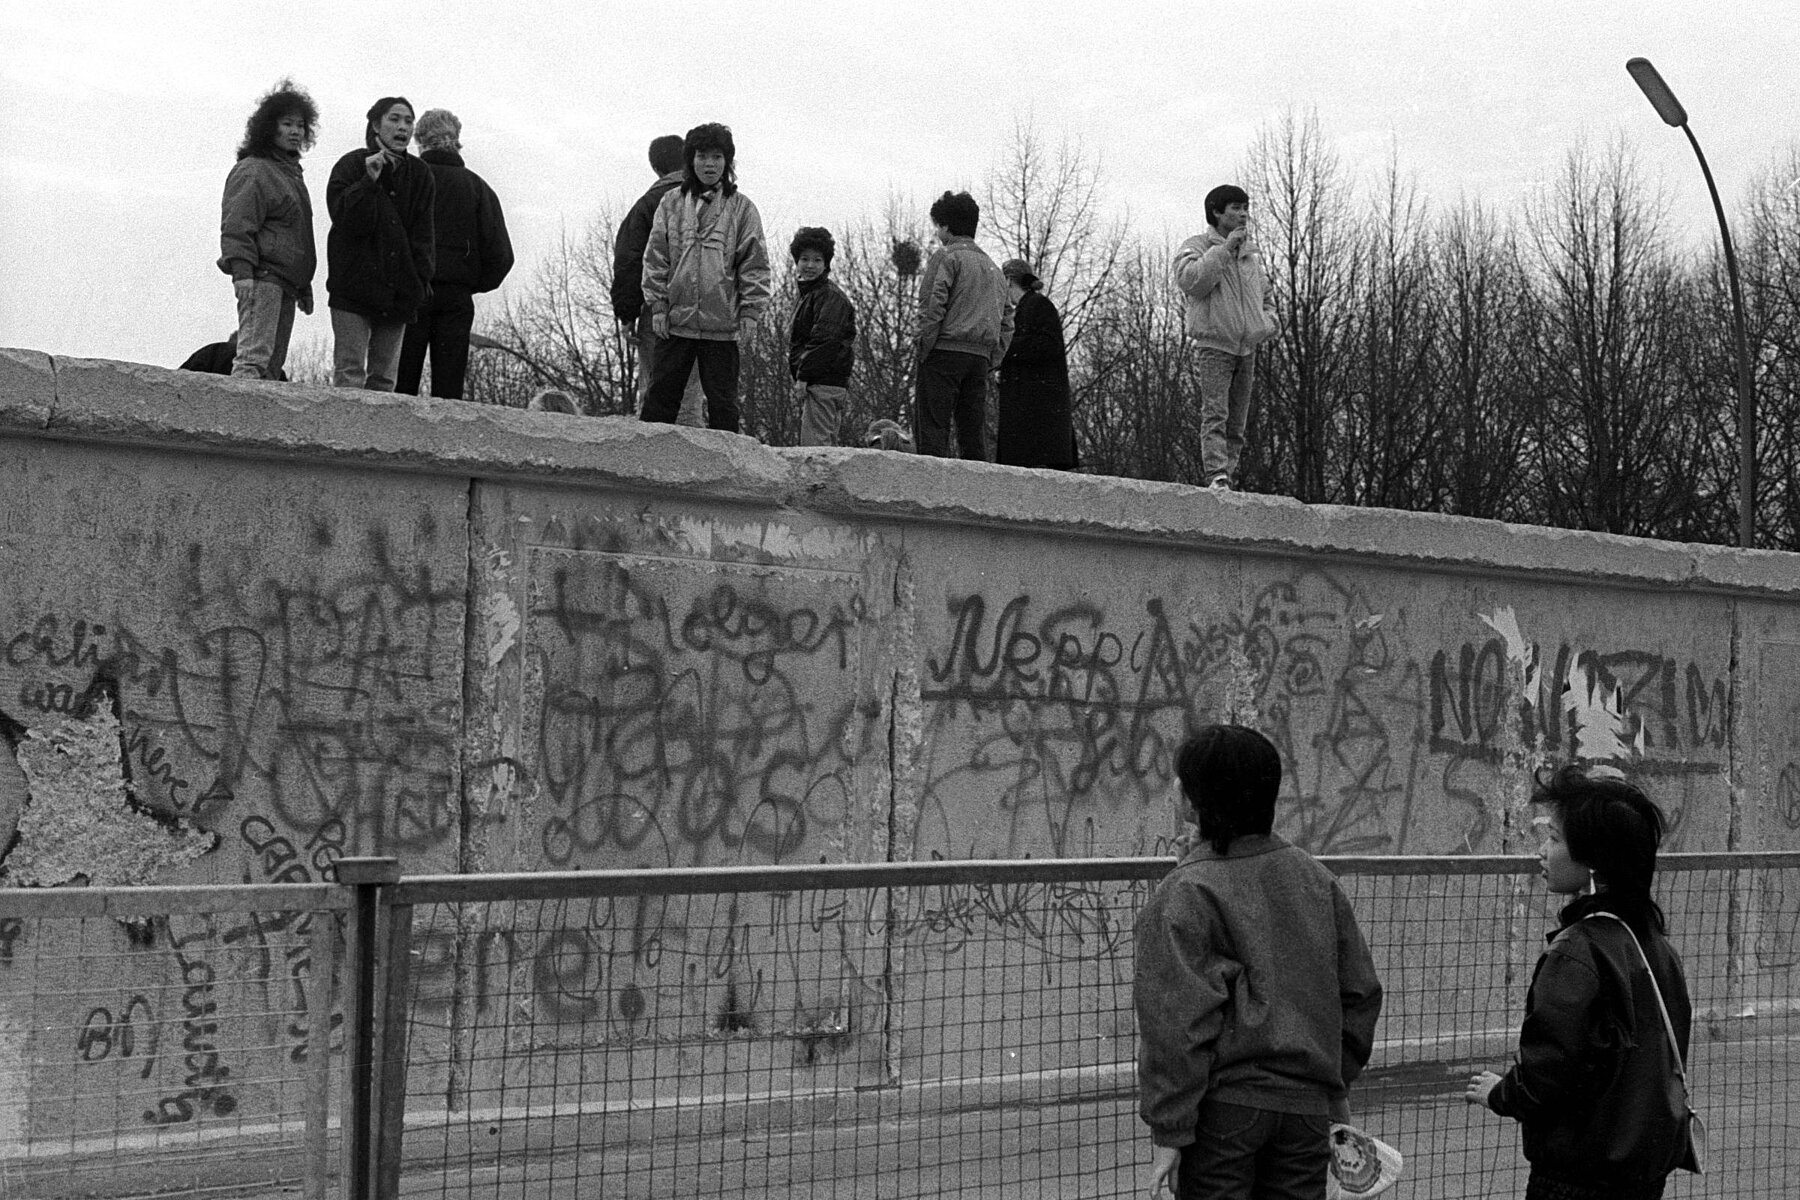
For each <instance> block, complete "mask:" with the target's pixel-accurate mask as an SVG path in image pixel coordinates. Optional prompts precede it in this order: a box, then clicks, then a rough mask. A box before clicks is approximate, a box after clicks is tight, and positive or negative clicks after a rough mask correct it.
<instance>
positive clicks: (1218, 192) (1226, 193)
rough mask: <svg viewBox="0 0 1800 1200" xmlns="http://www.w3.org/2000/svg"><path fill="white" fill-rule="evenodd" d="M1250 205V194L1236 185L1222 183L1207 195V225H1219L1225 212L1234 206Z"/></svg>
mask: <svg viewBox="0 0 1800 1200" xmlns="http://www.w3.org/2000/svg"><path fill="white" fill-rule="evenodd" d="M1248 203H1250V194H1249V193H1248V192H1246V191H1244V189H1243V188H1241V187H1239V186H1238V185H1237V184H1235V183H1221V184H1220V185H1219V186H1218V187H1216V188H1214V189H1213V190H1212V191H1210V192H1208V193H1206V223H1207V224H1208V225H1217V224H1218V223H1219V218H1220V217H1221V216H1223V215H1224V213H1225V210H1226V209H1227V208H1229V207H1231V206H1232V205H1233V204H1248Z"/></svg>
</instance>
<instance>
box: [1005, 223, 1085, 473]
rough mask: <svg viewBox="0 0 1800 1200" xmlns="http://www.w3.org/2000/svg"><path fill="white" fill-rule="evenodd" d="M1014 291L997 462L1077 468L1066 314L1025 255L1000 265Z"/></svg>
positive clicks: (1026, 465) (1058, 468)
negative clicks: (1063, 315) (1064, 325)
mask: <svg viewBox="0 0 1800 1200" xmlns="http://www.w3.org/2000/svg"><path fill="white" fill-rule="evenodd" d="M1000 273H1001V274H1002V275H1005V276H1006V283H1007V286H1008V287H1009V288H1010V289H1011V291H1012V297H1013V303H1014V305H1015V306H1016V308H1015V311H1014V313H1013V336H1012V343H1011V344H1010V345H1009V346H1007V348H1006V357H1004V358H1002V359H1001V360H1000V424H999V432H998V434H997V435H996V437H995V439H994V440H995V446H994V461H995V462H999V463H1006V464H1008V465H1010V466H1015V467H1054V468H1056V469H1057V470H1063V471H1067V470H1071V469H1073V468H1074V466H1075V431H1074V425H1073V423H1072V419H1071V417H1070V413H1069V361H1068V355H1067V353H1066V351H1065V349H1064V347H1063V328H1062V318H1061V317H1060V316H1058V315H1057V312H1056V305H1054V304H1052V303H1050V299H1049V297H1047V296H1045V295H1044V284H1043V281H1042V280H1040V279H1039V278H1038V277H1037V275H1036V274H1035V273H1033V271H1032V269H1031V267H1030V266H1029V265H1028V264H1027V263H1026V262H1025V261H1024V260H1023V259H1017V258H1014V259H1009V260H1007V262H1006V264H1005V265H1004V266H1002V267H1001V268H1000Z"/></svg>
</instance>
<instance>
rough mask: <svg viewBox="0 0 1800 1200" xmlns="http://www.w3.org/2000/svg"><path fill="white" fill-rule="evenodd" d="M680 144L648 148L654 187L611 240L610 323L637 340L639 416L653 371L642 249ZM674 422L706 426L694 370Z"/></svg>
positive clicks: (662, 140) (669, 140) (677, 174)
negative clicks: (624, 328)
mask: <svg viewBox="0 0 1800 1200" xmlns="http://www.w3.org/2000/svg"><path fill="white" fill-rule="evenodd" d="M683 144H684V143H683V140H682V137H681V135H680V134H679V133H665V134H663V135H662V136H661V137H659V138H656V139H655V140H654V141H652V142H651V143H650V169H651V170H652V171H655V172H656V182H655V183H653V184H651V185H650V190H649V191H647V192H645V193H644V194H643V195H642V196H639V197H638V198H637V203H635V204H633V205H632V206H631V211H630V212H628V213H626V214H625V219H624V220H623V221H621V222H619V232H618V234H617V235H616V236H615V237H614V238H613V277H612V310H613V319H614V320H615V321H617V322H618V323H619V324H621V325H629V326H631V327H632V331H633V337H634V338H635V339H636V341H637V406H638V410H639V411H640V412H641V411H642V410H643V407H644V397H645V396H647V395H649V393H650V372H651V371H652V370H654V369H655V367H656V334H655V333H654V332H653V331H652V330H651V328H650V312H649V310H648V309H647V308H645V307H644V247H645V246H646V245H648V244H649V242H650V226H651V224H652V223H653V222H654V221H655V220H656V206H657V205H659V204H661V203H662V198H663V194H664V193H665V192H669V191H671V190H673V189H675V188H678V187H680V186H681V180H682V176H683V173H684V169H685V164H684V162H683V157H682V146H683ZM675 423H676V424H678V425H686V426H688V427H689V428H692V429H699V428H702V427H703V426H705V424H706V397H705V393H703V392H702V391H701V390H700V369H699V367H698V366H696V367H695V368H694V370H692V371H690V372H689V373H688V381H687V389H686V390H685V391H683V392H682V394H681V412H680V413H679V414H678V415H677V416H676V418H675Z"/></svg>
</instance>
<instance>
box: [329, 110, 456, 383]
mask: <svg viewBox="0 0 1800 1200" xmlns="http://www.w3.org/2000/svg"><path fill="white" fill-rule="evenodd" d="M412 134H413V107H412V104H411V103H410V102H409V101H408V100H407V99H406V97H404V96H384V97H382V98H381V99H380V100H377V101H376V102H375V104H374V106H373V107H371V108H370V109H369V123H368V125H367V126H366V127H365V128H364V130H363V141H364V143H365V146H364V148H363V149H360V150H352V151H350V153H348V154H346V155H344V157H342V158H340V159H338V161H337V165H336V166H334V167H332V168H331V178H330V180H329V181H328V182H327V183H326V185H325V207H326V209H328V210H329V211H330V213H331V233H330V234H329V235H328V236H327V237H326V239H325V263H326V266H327V268H328V269H329V274H327V275H326V277H325V289H326V292H327V293H328V296H327V298H328V301H329V303H330V305H331V336H332V371H331V382H332V384H333V385H334V386H336V387H352V388H354V387H361V388H368V389H369V390H370V391H373V392H391V391H393V390H394V383H395V381H396V379H397V378H398V374H399V366H400V345H401V341H402V339H403V338H404V337H405V335H406V324H407V322H408V321H411V320H412V319H413V314H414V313H415V312H416V311H418V308H419V305H420V304H421V303H422V302H423V301H424V300H425V298H426V296H427V294H428V293H429V292H430V290H431V279H432V276H433V275H434V274H435V272H436V262H437V259H436V253H437V250H436V225H435V222H434V219H433V213H434V209H435V207H436V203H437V184H436V182H435V181H434V180H433V179H432V175H431V168H430V167H428V166H426V165H425V164H424V163H422V162H420V161H419V160H418V159H416V158H414V157H413V156H412V155H410V154H408V153H407V152H406V148H407V146H408V145H410V144H411V143H412Z"/></svg>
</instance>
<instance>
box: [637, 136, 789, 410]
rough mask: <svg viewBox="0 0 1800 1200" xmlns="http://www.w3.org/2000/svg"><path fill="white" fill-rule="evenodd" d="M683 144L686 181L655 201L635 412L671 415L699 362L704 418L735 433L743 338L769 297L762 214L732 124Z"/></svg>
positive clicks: (647, 252)
mask: <svg viewBox="0 0 1800 1200" xmlns="http://www.w3.org/2000/svg"><path fill="white" fill-rule="evenodd" d="M681 152H682V160H683V163H684V164H685V166H684V173H683V176H682V180H681V186H680V187H678V188H675V189H674V190H672V191H670V192H668V193H667V194H666V195H664V196H663V198H662V200H661V201H660V202H659V203H658V204H657V206H656V216H655V217H654V218H652V220H651V222H650V240H649V241H648V242H647V243H646V244H645V246H644V307H645V308H646V309H648V310H649V312H650V328H651V332H652V333H653V334H654V336H655V338H656V353H655V355H654V359H653V364H652V366H651V374H650V391H649V393H648V394H647V395H646V396H645V397H644V408H643V411H642V412H641V413H640V414H639V416H640V417H641V418H642V419H643V420H646V421H664V422H669V423H673V422H674V421H675V420H676V418H677V417H678V416H679V415H680V413H681V393H682V389H683V388H684V387H685V386H686V384H687V377H688V372H689V371H690V370H692V369H693V366H694V364H695V363H696V362H698V363H699V364H700V387H701V390H702V391H704V392H705V393H706V423H707V425H708V426H710V427H711V428H713V429H725V430H729V431H730V432H732V433H736V432H737V431H738V341H739V339H741V338H745V337H748V336H749V335H750V333H751V332H752V331H753V330H754V329H755V328H756V322H757V320H758V319H759V318H760V317H761V316H762V314H763V310H764V309H766V308H768V306H769V253H768V249H767V247H766V246H765V245H764V244H763V227H762V216H761V214H759V213H758V212H757V211H756V205H754V204H752V203H750V200H749V198H748V197H747V196H745V195H744V194H743V193H742V192H740V191H738V186H737V170H736V167H735V161H736V158H737V144H736V143H735V142H734V141H733V140H732V136H731V130H730V129H728V128H727V127H726V126H724V125H719V124H716V123H714V124H706V125H696V126H694V128H692V129H690V130H688V132H687V137H686V138H685V139H684V140H683V142H682V151H681Z"/></svg>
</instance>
